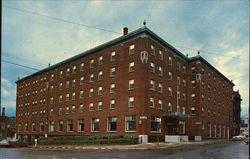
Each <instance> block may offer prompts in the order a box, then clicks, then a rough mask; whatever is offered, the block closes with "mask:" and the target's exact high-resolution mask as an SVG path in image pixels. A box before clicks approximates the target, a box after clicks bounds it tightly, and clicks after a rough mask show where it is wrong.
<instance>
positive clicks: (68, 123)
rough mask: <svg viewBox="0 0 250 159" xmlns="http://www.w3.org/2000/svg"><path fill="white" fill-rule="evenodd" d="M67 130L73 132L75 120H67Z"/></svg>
mask: <svg viewBox="0 0 250 159" xmlns="http://www.w3.org/2000/svg"><path fill="white" fill-rule="evenodd" d="M67 131H68V132H72V131H73V120H68V121H67Z"/></svg>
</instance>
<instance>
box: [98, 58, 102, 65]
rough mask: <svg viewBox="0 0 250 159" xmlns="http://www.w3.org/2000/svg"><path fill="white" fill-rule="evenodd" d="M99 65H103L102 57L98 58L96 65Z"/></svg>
mask: <svg viewBox="0 0 250 159" xmlns="http://www.w3.org/2000/svg"><path fill="white" fill-rule="evenodd" d="M101 64H103V56H100V57H99V60H98V65H101Z"/></svg>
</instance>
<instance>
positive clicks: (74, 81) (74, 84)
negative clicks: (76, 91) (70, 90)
mask: <svg viewBox="0 0 250 159" xmlns="http://www.w3.org/2000/svg"><path fill="white" fill-rule="evenodd" d="M75 86H76V80H75V79H73V80H72V87H75Z"/></svg>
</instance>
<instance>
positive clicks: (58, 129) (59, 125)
mask: <svg viewBox="0 0 250 159" xmlns="http://www.w3.org/2000/svg"><path fill="white" fill-rule="evenodd" d="M57 131H58V132H62V131H63V121H62V120H59V121H58V126H57Z"/></svg>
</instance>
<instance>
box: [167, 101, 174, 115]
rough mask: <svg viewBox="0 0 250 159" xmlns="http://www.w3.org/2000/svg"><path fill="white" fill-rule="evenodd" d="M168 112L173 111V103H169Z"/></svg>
mask: <svg viewBox="0 0 250 159" xmlns="http://www.w3.org/2000/svg"><path fill="white" fill-rule="evenodd" d="M168 111H170V112H171V111H173V106H172V102H171V101H169V102H168Z"/></svg>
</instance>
